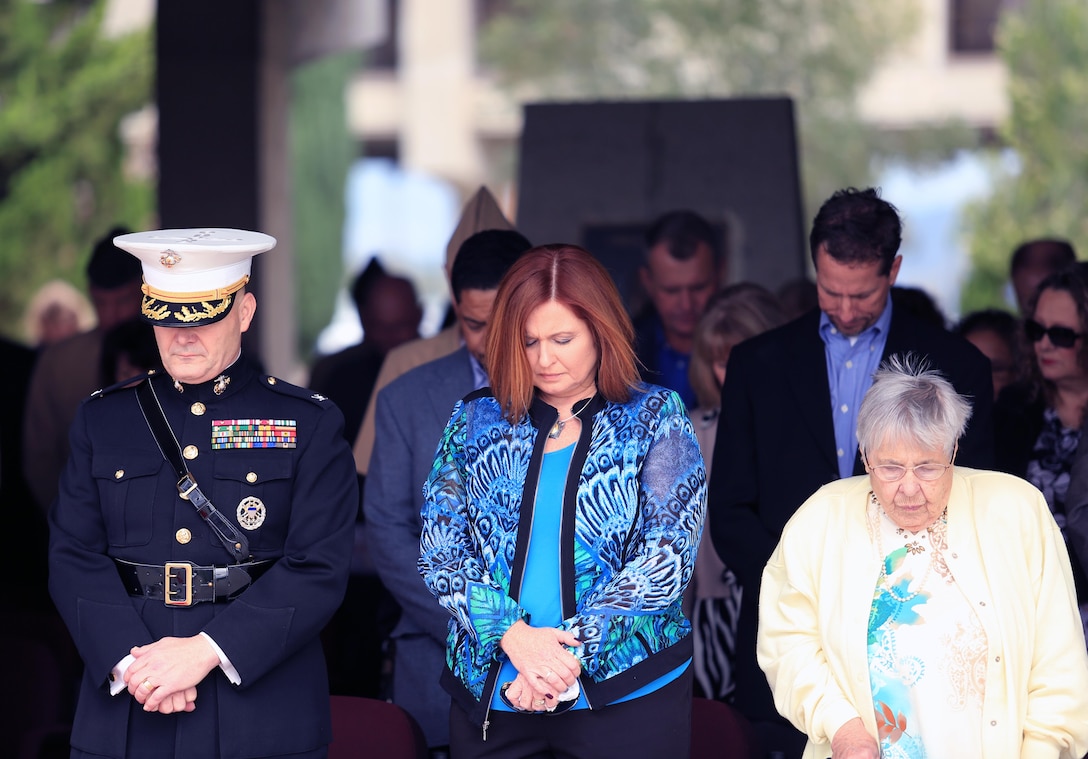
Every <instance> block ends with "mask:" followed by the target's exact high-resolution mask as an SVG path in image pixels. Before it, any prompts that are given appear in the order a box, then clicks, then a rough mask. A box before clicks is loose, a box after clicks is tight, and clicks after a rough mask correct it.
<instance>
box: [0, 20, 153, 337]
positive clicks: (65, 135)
mask: <svg viewBox="0 0 1088 759" xmlns="http://www.w3.org/2000/svg"><path fill="white" fill-rule="evenodd" d="M104 4H105V3H104V2H103V1H102V0H95V1H94V2H86V1H84V2H76V1H74V0H66V1H62V0H53V2H50V3H30V2H24V1H23V0H0V331H3V332H5V333H7V334H11V335H16V334H17V327H16V325H17V323H18V321H19V319H20V317H21V314H22V311H23V309H24V308H25V306H26V303H27V302H28V301H29V299H30V297H31V296H32V295H33V293H34V291H35V290H36V289H37V288H38V287H39V286H40V285H41V284H42V283H44V282H46V281H48V280H50V279H54V278H63V279H67V280H68V281H70V282H72V283H73V284H75V285H76V286H77V287H79V288H83V286H84V285H85V281H84V276H83V269H84V266H85V264H86V261H87V258H88V256H89V255H90V252H91V248H92V246H93V244H94V242H95V240H96V239H98V237H100V236H101V235H103V234H105V233H106V232H107V231H108V230H109V229H110V227H112V226H113V225H115V224H119V223H120V224H127V225H129V226H132V227H140V226H144V225H146V224H148V223H149V221H150V220H151V218H152V212H153V208H154V188H153V187H151V186H150V185H149V184H147V183H143V184H140V183H135V182H133V181H130V180H126V179H125V177H124V176H123V173H122V165H121V164H122V155H123V146H122V143H121V138H120V134H119V131H118V127H119V124H120V122H121V119H122V118H123V117H124V116H125V115H126V114H129V113H132V112H134V111H136V110H138V109H139V108H141V107H142V106H144V105H146V104H147V103H148V102H149V101H150V98H151V83H152V73H153V70H154V69H153V62H152V57H153V56H152V44H151V39H150V34H149V32H146V31H145V32H141V33H137V34H130V35H127V36H125V37H123V38H120V39H116V40H110V39H105V38H103V36H102V35H101V33H100V29H99V27H100V22H101V15H102V6H103V5H104Z"/></svg>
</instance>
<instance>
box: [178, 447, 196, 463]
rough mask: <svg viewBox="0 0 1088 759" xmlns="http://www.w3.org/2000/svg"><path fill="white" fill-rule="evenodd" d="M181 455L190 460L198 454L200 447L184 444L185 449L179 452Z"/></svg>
mask: <svg viewBox="0 0 1088 759" xmlns="http://www.w3.org/2000/svg"><path fill="white" fill-rule="evenodd" d="M181 455H182V456H184V457H185V458H187V459H189V460H190V461H192V460H193V459H195V458H196V457H197V456H199V455H200V449H198V448H197V447H196V446H195V445H187V446H185V450H183V451H182V452H181Z"/></svg>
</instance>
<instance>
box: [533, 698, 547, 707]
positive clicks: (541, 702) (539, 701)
mask: <svg viewBox="0 0 1088 759" xmlns="http://www.w3.org/2000/svg"><path fill="white" fill-rule="evenodd" d="M546 703H547V701H545V700H544V699H542V698H538V699H536V700H535V701H533V706H544V704H546Z"/></svg>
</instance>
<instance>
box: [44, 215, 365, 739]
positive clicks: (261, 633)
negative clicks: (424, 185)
mask: <svg viewBox="0 0 1088 759" xmlns="http://www.w3.org/2000/svg"><path fill="white" fill-rule="evenodd" d="M115 243H116V244H117V246H118V247H120V248H122V249H124V250H126V251H128V252H130V253H132V254H133V255H134V256H136V257H137V258H139V259H140V261H141V262H142V265H143V272H144V285H143V293H144V295H143V302H142V314H143V317H144V319H146V320H147V321H149V322H150V323H151V324H153V325H154V327H155V338H156V341H157V343H158V347H159V352H160V354H161V357H162V363H163V366H164V367H165V372H159V373H152V374H150V375H148V376H146V377H144V378H142V379H143V381H142V382H139V383H138V384H136V385H129V384H125V385H124V386H117V387H114V388H108V389H106V390H102V391H99V392H97V393H95V394H94V395H92V396H91V397H90V398H89V399H87V400H86V401H84V403H83V404H82V406H81V408H80V410H79V413H78V415H77V417H76V420H75V422H74V424H73V425H72V430H71V444H72V453H71V458H70V459H69V462H68V466H67V468H66V470H65V472H64V475H63V476H62V478H61V482H60V493H59V495H58V497H57V500H56V501H55V502H54V503H53V506H52V509H51V511H50V550H49V553H50V556H49V560H50V572H49V586H50V592H51V594H52V596H53V599H54V601H55V602H56V605H57V608H58V609H59V610H60V613H61V615H62V616H63V617H64V620H65V622H66V623H67V625H68V628H69V630H70V631H71V634H72V637H73V639H74V640H75V642H76V645H77V647H78V648H79V651H80V654H81V656H82V658H83V661H84V665H85V671H84V674H83V679H82V683H81V685H80V691H79V700H78V704H77V707H76V715H75V723H74V726H73V730H72V756H73V757H117V758H118V759H121V758H122V757H139V758H140V759H158V758H159V757H170V758H171V759H175V758H181V757H192V758H193V759H208V758H209V757H222V759H235V758H236V757H266V756H277V757H320V756H325V754H326V746H327V744H328V742H329V740H330V733H331V729H330V718H329V692H328V683H327V678H326V670H325V662H324V657H323V655H322V652H321V644H320V641H319V639H318V635H319V633H320V631H321V629H322V627H324V625H325V623H326V622H327V621H328V619H329V618H330V617H331V616H332V614H333V612H334V611H335V609H336V608H337V606H338V605H339V604H340V601H341V599H342V597H343V594H344V589H345V586H346V583H347V578H348V569H349V562H350V559H351V550H352V528H353V525H354V523H355V516H356V514H357V512H358V509H359V494H358V490H357V485H356V477H355V466H354V461H353V459H352V456H351V452H350V450H349V449H348V446H347V444H346V443H345V441H344V438H343V434H342V431H341V428H342V426H343V417H342V415H341V414H340V411H339V410H338V409H337V408H336V406H335V405H334V404H332V403H331V402H329V401H328V400H327V399H325V398H324V397H322V396H320V395H317V394H314V393H312V392H311V391H308V390H304V389H301V388H298V387H295V386H293V385H290V384H288V383H286V382H284V381H282V380H280V379H277V378H276V377H272V376H267V375H263V374H261V373H260V372H259V371H258V370H257V369H256V368H255V367H254V365H253V364H252V363H250V362H249V361H247V359H246V357H245V356H244V355H242V349H241V337H242V333H243V332H245V331H246V330H247V329H248V328H249V325H250V324H251V323H252V320H253V316H254V312H255V310H256V305H257V304H256V299H255V298H254V296H253V294H252V293H251V292H249V291H248V290H247V287H246V286H247V283H248V282H249V275H250V265H251V260H252V257H253V256H254V255H256V254H259V253H262V252H264V251H267V250H269V249H271V248H272V247H273V246H274V245H275V240H274V239H273V238H271V237H269V236H268V235H263V234H259V233H256V232H247V231H242V230H232V229H180V230H162V231H157V232H141V233H136V234H128V235H122V236H120V237H117V238H116V239H115ZM159 409H161V411H160V410H159Z"/></svg>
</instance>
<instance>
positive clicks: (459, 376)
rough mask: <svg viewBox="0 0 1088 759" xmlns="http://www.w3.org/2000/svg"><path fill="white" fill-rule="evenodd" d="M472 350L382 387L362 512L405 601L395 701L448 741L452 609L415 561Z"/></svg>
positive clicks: (393, 586) (390, 585)
mask: <svg viewBox="0 0 1088 759" xmlns="http://www.w3.org/2000/svg"><path fill="white" fill-rule="evenodd" d="M473 388H474V378H473V375H472V365H471V363H470V362H469V357H468V350H467V349H466V348H464V347H462V348H461V349H460V350H458V351H456V352H454V353H452V354H450V355H449V356H445V357H443V358H440V359H437V360H435V361H431V362H430V363H427V364H424V365H423V366H418V367H416V368H415V369H412V370H411V371H409V372H408V373H406V374H403V375H401V376H400V377H398V378H397V379H395V380H393V381H392V382H391V383H389V384H388V385H387V386H386V387H384V388H382V389H381V390H379V391H378V398H377V403H376V405H375V407H374V433H375V442H374V452H373V454H371V458H370V465H369V469H368V472H369V474H368V475H367V483H366V490H365V492H364V495H363V512H364V514H365V515H366V523H367V529H368V538H369V541H370V551H371V555H372V556H373V558H374V564H375V567H376V568H377V570H378V575H379V576H380V577H381V580H382V583H383V584H384V585H385V587H386V588H387V589H388V590H389V592H390V593H392V594H393V597H394V598H395V599H396V600H397V603H399V604H400V606H401V609H402V613H401V616H400V621H399V622H398V623H397V627H396V629H394V631H393V639H394V644H395V660H394V685H393V701H394V702H395V703H397V704H398V705H400V706H403V707H404V708H406V709H407V710H408V711H409V712H410V713H411V714H412V716H413V717H415V718H416V721H417V722H419V724H420V726H421V727H422V728H423V732H424V733H425V734H426V736H427V742H428V744H430V745H432V746H440V745H444V744H446V743H448V742H449V708H450V699H449V696H448V695H446V693H445V692H444V691H443V690H442V689H441V688H440V687H438V678H439V677H440V676H441V675H442V672H443V670H444V669H445V664H446V630H447V625H448V623H449V621H450V615H449V613H448V612H447V611H446V610H445V609H443V608H442V607H441V606H439V605H438V601H436V600H435V598H434V596H433V595H431V592H430V591H429V590H428V589H427V586H426V585H425V584H424V583H423V578H422V577H420V575H419V570H418V569H417V568H416V562H417V560H418V559H419V534H420V531H421V530H422V529H423V523H422V521H421V519H420V516H419V512H420V509H421V508H422V506H423V483H424V482H426V480H427V475H428V474H430V471H431V466H432V464H434V456H435V451H436V450H437V449H438V443H439V440H440V439H441V437H442V431H443V430H444V429H445V428H446V423H447V422H449V420H450V414H452V413H453V407H454V405H455V404H456V403H457V401H459V400H461V398H463V397H464V396H465V395H467V394H468V393H470V392H472V390H473Z"/></svg>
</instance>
